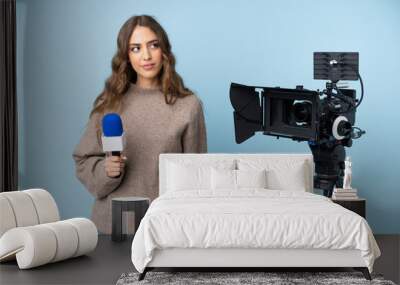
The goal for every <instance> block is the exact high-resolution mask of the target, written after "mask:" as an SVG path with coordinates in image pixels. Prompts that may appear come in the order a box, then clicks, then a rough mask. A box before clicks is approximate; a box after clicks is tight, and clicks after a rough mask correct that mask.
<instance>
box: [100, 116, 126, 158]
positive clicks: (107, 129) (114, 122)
mask: <svg viewBox="0 0 400 285" xmlns="http://www.w3.org/2000/svg"><path fill="white" fill-rule="evenodd" d="M102 126H103V136H102V137H101V141H102V144H103V151H104V152H111V155H112V156H120V155H121V151H122V150H123V137H124V131H123V128H122V120H121V117H120V116H119V115H118V114H116V113H108V114H106V115H105V116H104V117H103V120H102Z"/></svg>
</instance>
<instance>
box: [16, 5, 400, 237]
mask: <svg viewBox="0 0 400 285" xmlns="http://www.w3.org/2000/svg"><path fill="white" fill-rule="evenodd" d="M136 14H150V15H153V16H155V17H156V18H157V19H158V20H159V22H160V23H161V24H162V26H163V27H164V28H165V30H166V31H167V33H168V35H169V38H170V41H171V43H172V47H173V52H174V53H175V55H176V57H177V70H178V72H179V73H180V74H181V75H182V77H183V78H184V80H185V83H186V84H187V85H188V86H189V87H190V88H191V89H192V90H194V91H195V92H196V93H197V94H198V95H199V97H200V98H201V99H202V101H203V103H204V112H205V118H206V124H207V131H208V147H209V152H224V153H230V152H242V153H246V152H247V153H249V152H309V149H308V147H307V145H306V143H297V142H293V141H291V140H288V139H280V140H276V139H275V138H274V137H269V136H263V135H261V134H258V135H256V136H255V137H253V138H252V139H250V140H249V141H246V142H245V143H243V144H241V145H237V144H236V143H235V140H234V130H233V118H232V107H231V104H230V101H229V96H228V93H229V85H230V82H232V81H233V82H239V83H243V84H248V85H251V84H254V85H263V86H281V87H288V88H294V87H295V85H297V84H302V85H304V86H305V87H306V88H309V89H317V88H323V87H324V85H325V83H324V81H316V80H313V60H312V55H313V52H314V51H358V52H359V53H360V72H361V75H362V76H363V79H364V83H365V98H364V101H363V103H362V105H361V107H360V108H359V110H358V113H357V125H358V126H359V127H361V128H363V129H366V130H367V134H366V135H365V136H364V137H362V138H361V139H359V140H358V141H355V142H354V145H353V147H352V148H351V149H348V150H347V151H348V154H349V155H351V156H352V159H353V165H354V169H353V173H354V186H355V187H357V188H358V189H359V194H360V196H362V197H365V198H367V216H368V221H369V223H370V225H371V227H372V229H373V230H374V232H375V233H400V221H399V219H400V187H399V177H400V150H399V138H400V135H399V127H398V122H399V119H400V115H399V105H400V99H399V97H400V94H399V88H400V86H399V75H400V71H399V70H400V1H396V0H392V1H389V0H385V1H378V0H376V1H372V0H370V1H344V0H341V1H334V2H332V1H311V0H308V1H295V0H283V1H232V0H224V1H211V0H210V1H178V0H169V1H162V0H158V1H148V0H147V1H127V0H125V1H121V0H118V1H106V0H80V1H78V0H75V1H61V0H59V1H56V0H47V1H45V0H35V1H31V0H17V67H18V69H17V73H18V74H17V79H18V82H17V83H18V86H17V87H18V88H17V90H18V103H19V135H20V142H19V144H20V145H19V148H20V161H19V163H20V167H19V170H20V173H19V175H20V188H21V189H23V188H32V187H41V188H45V189H48V190H49V191H50V192H51V193H52V194H53V195H54V197H55V199H56V201H57V204H58V206H59V208H60V212H61V216H62V218H71V217H76V216H90V209H91V205H92V201H93V200H92V197H91V196H90V195H89V194H88V192H87V191H86V190H85V188H84V187H83V186H82V185H81V184H80V183H79V181H78V180H77V179H76V178H75V169H74V163H73V160H72V151H73V149H74V147H75V145H76V144H77V143H78V141H79V138H80V136H81V135H82V132H83V130H84V127H85V124H86V122H87V119H88V115H89V112H90V110H91V106H92V103H93V101H94V99H95V98H96V96H97V95H98V94H99V93H100V92H101V90H102V88H103V85H104V80H105V79H106V78H107V77H108V76H109V74H110V72H111V68H110V65H111V58H112V56H113V54H114V52H115V50H116V37H117V33H118V30H119V28H120V27H121V25H122V24H123V22H124V21H125V20H126V19H127V18H129V17H130V16H131V15H136ZM351 86H352V87H355V88H356V89H357V91H358V95H359V94H360V93H359V85H358V83H357V82H351Z"/></svg>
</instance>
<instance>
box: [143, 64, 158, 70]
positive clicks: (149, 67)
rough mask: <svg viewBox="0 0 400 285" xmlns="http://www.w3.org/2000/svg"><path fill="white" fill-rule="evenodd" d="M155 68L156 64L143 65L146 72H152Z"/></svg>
mask: <svg viewBox="0 0 400 285" xmlns="http://www.w3.org/2000/svg"><path fill="white" fill-rule="evenodd" d="M154 66H155V64H154V63H151V64H145V65H142V68H143V69H145V70H150V69H152V68H153V67H154Z"/></svg>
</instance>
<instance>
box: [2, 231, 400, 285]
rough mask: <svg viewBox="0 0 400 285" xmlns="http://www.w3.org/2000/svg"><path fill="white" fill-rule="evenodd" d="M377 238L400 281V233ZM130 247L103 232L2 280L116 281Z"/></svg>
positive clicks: (382, 265)
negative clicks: (93, 243) (70, 252)
mask: <svg viewBox="0 0 400 285" xmlns="http://www.w3.org/2000/svg"><path fill="white" fill-rule="evenodd" d="M375 238H376V240H377V242H378V244H379V247H380V249H381V251H382V256H381V257H380V258H379V259H378V260H377V261H376V263H375V266H374V272H376V273H381V274H384V276H385V278H386V279H389V280H392V281H394V282H395V283H397V284H398V283H399V279H400V235H376V236H375ZM130 249H131V239H128V240H126V241H124V242H121V243H115V242H112V241H111V238H110V236H104V235H102V236H99V243H98V245H97V248H96V250H95V251H93V252H92V253H90V254H89V255H88V256H81V257H77V258H74V259H69V260H65V261H61V262H58V263H52V264H48V265H44V266H41V267H37V268H33V269H28V270H19V269H18V266H17V264H16V262H15V261H14V262H7V263H2V264H0V284H1V285H6V284H115V283H116V282H117V280H118V278H119V276H120V275H121V274H122V273H124V272H132V271H135V269H134V267H133V265H132V262H131V258H130V252H131V250H130ZM310 271H311V270H310Z"/></svg>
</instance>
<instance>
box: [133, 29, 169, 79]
mask: <svg viewBox="0 0 400 285" xmlns="http://www.w3.org/2000/svg"><path fill="white" fill-rule="evenodd" d="M128 54H129V60H130V62H131V65H132V68H133V69H134V70H135V71H136V73H137V76H138V79H146V80H154V79H156V78H157V76H158V74H159V72H160V70H161V68H162V51H161V48H160V45H159V41H158V39H157V36H156V34H155V33H154V32H153V31H152V30H151V29H149V28H147V27H141V26H137V27H136V28H135V29H134V30H133V32H132V35H131V37H130V39H129V52H128Z"/></svg>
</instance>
